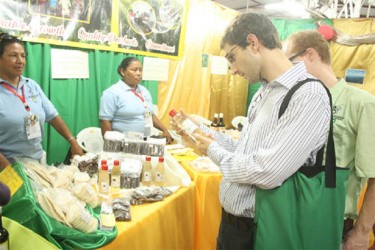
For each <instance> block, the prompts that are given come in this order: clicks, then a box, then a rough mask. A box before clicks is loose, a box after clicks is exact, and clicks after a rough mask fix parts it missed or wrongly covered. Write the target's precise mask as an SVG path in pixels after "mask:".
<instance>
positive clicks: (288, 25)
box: [246, 19, 333, 113]
mask: <svg viewBox="0 0 375 250" xmlns="http://www.w3.org/2000/svg"><path fill="white" fill-rule="evenodd" d="M271 21H272V23H273V24H274V25H275V27H276V30H277V32H278V33H279V37H280V39H281V41H284V40H285V39H287V38H288V37H289V36H290V35H291V34H293V33H296V32H298V31H301V30H315V29H316V26H315V25H314V22H316V21H317V19H272V20H271ZM321 21H323V22H324V23H326V24H327V25H330V26H333V22H332V20H330V19H323V20H321ZM259 88H260V83H259V82H258V83H256V84H251V85H249V89H248V98H247V109H246V113H247V111H248V108H249V104H250V102H251V100H252V99H253V96H254V94H255V93H256V92H257V90H258V89H259Z"/></svg>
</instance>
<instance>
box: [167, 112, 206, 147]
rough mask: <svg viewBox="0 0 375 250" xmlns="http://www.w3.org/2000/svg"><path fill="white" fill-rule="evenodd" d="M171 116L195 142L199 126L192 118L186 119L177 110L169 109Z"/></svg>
mask: <svg viewBox="0 0 375 250" xmlns="http://www.w3.org/2000/svg"><path fill="white" fill-rule="evenodd" d="M169 116H170V117H171V118H172V119H173V120H174V121H175V122H176V123H177V125H178V127H179V128H180V129H181V130H182V131H183V132H184V133H186V134H187V135H189V137H190V138H191V139H192V141H193V142H195V141H196V140H195V138H194V134H195V133H199V127H198V126H197V125H195V123H194V122H193V121H191V120H190V119H186V118H185V117H183V116H182V115H181V114H180V113H178V112H177V111H176V110H174V109H172V110H171V111H169Z"/></svg>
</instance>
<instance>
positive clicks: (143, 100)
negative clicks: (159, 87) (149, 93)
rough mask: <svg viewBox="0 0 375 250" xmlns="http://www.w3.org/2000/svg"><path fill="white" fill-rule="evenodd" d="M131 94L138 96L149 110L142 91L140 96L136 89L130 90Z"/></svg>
mask: <svg viewBox="0 0 375 250" xmlns="http://www.w3.org/2000/svg"><path fill="white" fill-rule="evenodd" d="M130 91H131V92H133V94H134V95H136V96H137V97H138V98H139V99H141V101H142V103H143V105H144V107H145V109H147V103H146V102H145V99H144V98H143V96H142V92H141V91H140V94H138V93H137V92H136V91H135V90H134V89H130Z"/></svg>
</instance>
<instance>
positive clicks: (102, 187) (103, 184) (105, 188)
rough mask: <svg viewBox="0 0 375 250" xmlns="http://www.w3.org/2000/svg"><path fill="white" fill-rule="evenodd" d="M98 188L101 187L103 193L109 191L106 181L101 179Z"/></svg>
mask: <svg viewBox="0 0 375 250" xmlns="http://www.w3.org/2000/svg"><path fill="white" fill-rule="evenodd" d="M100 188H101V190H102V192H103V193H108V191H109V187H108V182H106V181H102V182H101V183H100Z"/></svg>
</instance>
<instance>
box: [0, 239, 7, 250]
mask: <svg viewBox="0 0 375 250" xmlns="http://www.w3.org/2000/svg"><path fill="white" fill-rule="evenodd" d="M0 250H9V240H6V241H4V242H3V243H0Z"/></svg>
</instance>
